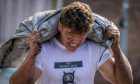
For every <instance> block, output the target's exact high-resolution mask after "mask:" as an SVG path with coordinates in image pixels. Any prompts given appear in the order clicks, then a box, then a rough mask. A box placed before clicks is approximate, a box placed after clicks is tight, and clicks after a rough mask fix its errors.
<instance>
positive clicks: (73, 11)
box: [60, 1, 93, 34]
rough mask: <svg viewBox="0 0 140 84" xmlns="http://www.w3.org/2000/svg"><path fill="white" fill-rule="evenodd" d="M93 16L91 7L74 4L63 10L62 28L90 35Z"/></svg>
mask: <svg viewBox="0 0 140 84" xmlns="http://www.w3.org/2000/svg"><path fill="white" fill-rule="evenodd" d="M92 22H93V15H92V11H91V8H90V7H89V5H87V4H85V3H81V2H77V1H76V2H73V3H71V4H69V5H67V6H66V7H64V8H63V10H62V12H61V16H60V23H61V24H62V26H65V27H68V28H71V30H72V31H73V32H74V33H79V34H85V33H89V32H90V31H91V30H92V28H91V24H92Z"/></svg>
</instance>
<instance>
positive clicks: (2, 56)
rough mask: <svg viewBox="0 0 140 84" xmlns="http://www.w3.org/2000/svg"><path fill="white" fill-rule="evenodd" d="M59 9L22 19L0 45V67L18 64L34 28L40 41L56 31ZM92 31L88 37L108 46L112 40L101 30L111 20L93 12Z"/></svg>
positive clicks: (24, 54)
mask: <svg viewBox="0 0 140 84" xmlns="http://www.w3.org/2000/svg"><path fill="white" fill-rule="evenodd" d="M61 10H62V9H60V10H49V11H44V12H39V13H37V14H35V15H34V16H31V17H29V18H28V19H27V20H25V21H23V22H22V23H21V24H20V26H19V29H17V30H16V33H15V35H13V37H11V38H10V39H9V40H8V41H6V42H5V43H4V44H2V45H1V46H0V68H9V67H17V66H19V65H20V64H21V63H22V62H23V60H24V57H25V56H26V53H27V52H28V50H29V45H28V41H27V39H26V37H27V36H28V35H29V34H30V33H31V32H32V31H34V30H36V31H38V32H40V34H41V36H42V37H41V38H40V39H41V42H44V41H46V40H48V39H50V38H52V37H53V36H55V35H56V34H57V33H58V30H57V24H58V21H59V17H60V14H61ZM93 15H94V21H93V24H92V26H93V31H92V32H91V33H90V34H89V35H88V38H89V39H91V40H93V41H94V42H97V43H99V44H101V45H103V46H110V45H111V44H112V40H108V39H106V38H105V37H104V34H103V30H104V29H105V28H106V27H107V26H108V25H112V26H114V27H116V26H115V25H114V24H113V23H112V22H110V21H108V20H107V19H106V18H104V17H102V16H100V15H98V14H95V13H93Z"/></svg>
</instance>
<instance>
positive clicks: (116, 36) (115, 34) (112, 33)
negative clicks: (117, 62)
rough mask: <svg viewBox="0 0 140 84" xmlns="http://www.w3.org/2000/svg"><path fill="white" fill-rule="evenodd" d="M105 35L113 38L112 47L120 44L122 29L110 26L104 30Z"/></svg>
mask: <svg viewBox="0 0 140 84" xmlns="http://www.w3.org/2000/svg"><path fill="white" fill-rule="evenodd" d="M104 34H105V37H106V38H107V39H112V40H113V44H112V46H111V48H112V49H114V48H115V47H117V46H118V45H119V41H120V31H119V29H118V28H117V27H114V28H113V27H112V26H108V27H107V28H106V29H105V31H104Z"/></svg>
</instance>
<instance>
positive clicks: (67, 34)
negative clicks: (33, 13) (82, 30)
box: [58, 26, 87, 52]
mask: <svg viewBox="0 0 140 84" xmlns="http://www.w3.org/2000/svg"><path fill="white" fill-rule="evenodd" d="M58 29H59V31H60V37H59V40H60V42H61V43H62V44H63V45H64V46H65V47H66V48H67V49H68V50H69V51H70V52H74V51H75V50H76V49H77V48H78V47H79V46H80V45H81V44H82V43H83V42H84V41H85V39H86V37H87V34H76V33H74V32H72V31H71V30H70V28H63V27H62V26H59V28H58Z"/></svg>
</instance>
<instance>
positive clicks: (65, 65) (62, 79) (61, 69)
mask: <svg viewBox="0 0 140 84" xmlns="http://www.w3.org/2000/svg"><path fill="white" fill-rule="evenodd" d="M93 19H94V17H93V15H92V11H91V9H90V7H89V6H88V5H87V4H84V3H80V2H74V3H71V4H70V5H68V6H66V7H65V8H64V9H63V10H62V12H61V16H60V20H59V23H58V31H59V34H58V35H56V36H55V37H54V38H52V39H50V40H48V41H46V42H44V43H43V44H42V49H41V51H40V49H39V41H40V39H39V38H40V34H39V33H38V32H36V31H34V32H33V33H31V35H30V36H29V37H28V40H29V46H30V50H29V52H28V54H27V57H26V59H25V61H24V62H23V64H22V65H21V67H20V68H19V69H18V70H17V71H16V72H15V73H14V74H13V76H12V77H11V79H10V83H11V84H34V83H35V82H36V83H37V82H40V83H41V84H94V76H95V72H96V70H99V71H100V73H101V74H102V76H103V77H104V78H105V79H106V80H107V81H109V82H110V83H112V84H132V70H131V66H130V63H129V62H128V60H127V58H126V57H125V55H124V54H123V52H122V51H121V49H120V45H119V38H120V32H119V30H118V29H117V28H112V27H111V26H108V28H106V30H105V31H104V35H105V37H106V38H107V39H112V40H113V44H112V46H111V47H110V49H111V51H112V53H113V56H111V52H110V51H109V49H108V48H106V47H103V46H101V45H99V44H97V43H94V42H93V41H90V40H88V39H86V37H87V35H88V34H89V33H90V32H91V31H92V29H91V24H92V21H93ZM39 51H40V52H39Z"/></svg>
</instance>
